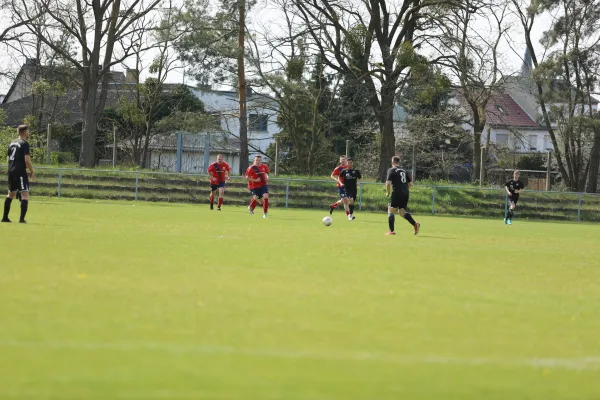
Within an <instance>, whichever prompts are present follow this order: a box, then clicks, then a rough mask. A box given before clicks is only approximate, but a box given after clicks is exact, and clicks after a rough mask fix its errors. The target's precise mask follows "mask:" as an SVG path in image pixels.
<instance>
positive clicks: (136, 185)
mask: <svg viewBox="0 0 600 400" xmlns="http://www.w3.org/2000/svg"><path fill="white" fill-rule="evenodd" d="M139 187H140V173H139V172H136V173H135V200H136V201H137V199H138V191H139Z"/></svg>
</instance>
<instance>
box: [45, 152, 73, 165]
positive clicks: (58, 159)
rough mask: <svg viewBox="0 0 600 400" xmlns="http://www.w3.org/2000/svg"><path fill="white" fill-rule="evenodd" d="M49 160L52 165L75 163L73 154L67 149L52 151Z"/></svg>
mask: <svg viewBox="0 0 600 400" xmlns="http://www.w3.org/2000/svg"><path fill="white" fill-rule="evenodd" d="M50 162H51V163H52V164H54V165H64V164H73V163H75V156H74V155H73V153H70V152H68V151H53V152H52V153H50Z"/></svg>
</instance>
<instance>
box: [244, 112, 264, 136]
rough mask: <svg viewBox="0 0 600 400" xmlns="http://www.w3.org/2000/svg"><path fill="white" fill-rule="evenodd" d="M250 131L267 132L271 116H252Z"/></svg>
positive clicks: (250, 116)
mask: <svg viewBox="0 0 600 400" xmlns="http://www.w3.org/2000/svg"><path fill="white" fill-rule="evenodd" d="M248 118H249V120H250V121H249V126H248V129H250V130H251V131H260V132H266V131H267V125H268V124H269V116H268V115H265V114H250V115H249V116H248Z"/></svg>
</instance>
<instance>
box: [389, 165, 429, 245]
mask: <svg viewBox="0 0 600 400" xmlns="http://www.w3.org/2000/svg"><path fill="white" fill-rule="evenodd" d="M412 185H413V184H412V179H411V177H410V175H409V174H408V173H407V172H406V171H405V170H403V169H402V168H400V157H392V168H390V169H388V172H387V179H386V180H385V195H386V197H390V188H391V189H392V193H391V194H392V197H391V199H390V203H389V205H388V224H389V226H390V231H389V232H388V233H387V234H388V235H395V234H396V232H394V222H395V219H396V217H395V215H394V213H395V212H396V210H398V213H399V214H400V215H401V216H402V217H404V219H405V220H407V221H408V222H409V223H410V224H411V225H412V226H413V228H414V229H415V235H417V234H419V230H420V229H421V224H420V223H418V222H416V221H415V220H414V219H413V217H412V216H411V215H410V214H409V213H408V212H407V211H406V209H407V207H408V194H409V191H408V188H410V187H411V186H412Z"/></svg>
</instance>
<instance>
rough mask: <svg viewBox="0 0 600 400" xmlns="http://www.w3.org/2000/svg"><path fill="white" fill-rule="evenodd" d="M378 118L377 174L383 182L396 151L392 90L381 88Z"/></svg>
mask: <svg viewBox="0 0 600 400" xmlns="http://www.w3.org/2000/svg"><path fill="white" fill-rule="evenodd" d="M378 119H379V131H380V133H381V142H380V143H379V168H378V169H377V176H378V179H379V181H380V182H385V179H386V174H387V170H388V169H389V168H390V163H391V160H392V157H394V154H395V153H396V138H395V136H394V92H393V91H390V90H386V89H384V88H382V90H381V106H380V108H379V118H378Z"/></svg>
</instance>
